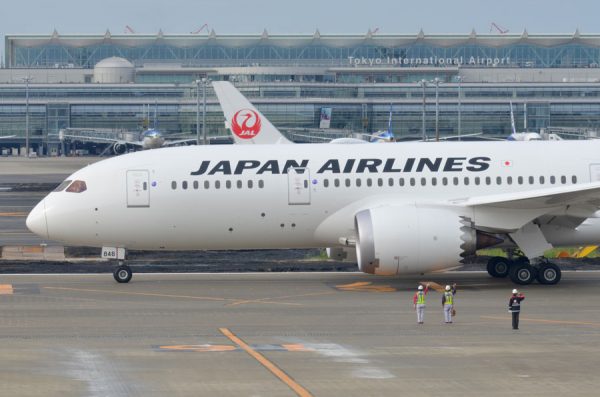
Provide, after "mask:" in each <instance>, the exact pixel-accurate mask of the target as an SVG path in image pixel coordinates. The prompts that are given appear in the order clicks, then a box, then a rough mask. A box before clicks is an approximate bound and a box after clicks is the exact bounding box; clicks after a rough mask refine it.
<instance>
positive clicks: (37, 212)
mask: <svg viewBox="0 0 600 397" xmlns="http://www.w3.org/2000/svg"><path fill="white" fill-rule="evenodd" d="M25 223H26V224H27V228H28V229H29V230H31V231H32V232H33V233H35V234H37V235H38V236H40V237H43V238H49V237H48V222H47V221H46V200H42V201H40V202H39V203H38V205H36V206H35V207H34V208H33V209H32V210H31V212H30V213H29V215H28V216H27V221H26V222H25Z"/></svg>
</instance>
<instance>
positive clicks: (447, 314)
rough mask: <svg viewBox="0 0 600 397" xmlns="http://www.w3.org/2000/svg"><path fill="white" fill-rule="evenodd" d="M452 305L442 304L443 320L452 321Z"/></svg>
mask: <svg viewBox="0 0 600 397" xmlns="http://www.w3.org/2000/svg"><path fill="white" fill-rule="evenodd" d="M452 307H453V305H444V321H445V322H447V323H451V322H452Z"/></svg>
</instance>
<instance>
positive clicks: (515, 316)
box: [512, 311, 519, 329]
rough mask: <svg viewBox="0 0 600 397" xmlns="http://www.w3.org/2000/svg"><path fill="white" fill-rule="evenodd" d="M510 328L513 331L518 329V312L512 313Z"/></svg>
mask: <svg viewBox="0 0 600 397" xmlns="http://www.w3.org/2000/svg"><path fill="white" fill-rule="evenodd" d="M512 327H513V329H519V312H517V311H514V312H512Z"/></svg>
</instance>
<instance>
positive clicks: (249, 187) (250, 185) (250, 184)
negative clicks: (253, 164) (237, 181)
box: [248, 181, 254, 189]
mask: <svg viewBox="0 0 600 397" xmlns="http://www.w3.org/2000/svg"><path fill="white" fill-rule="evenodd" d="M253 186H254V183H253V182H252V181H248V189H252V187H253Z"/></svg>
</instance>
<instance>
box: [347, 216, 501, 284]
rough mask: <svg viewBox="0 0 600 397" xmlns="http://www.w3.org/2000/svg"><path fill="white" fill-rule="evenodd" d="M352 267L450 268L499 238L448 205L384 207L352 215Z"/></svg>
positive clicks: (384, 270) (397, 270)
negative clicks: (354, 258)
mask: <svg viewBox="0 0 600 397" xmlns="http://www.w3.org/2000/svg"><path fill="white" fill-rule="evenodd" d="M355 227H356V231H357V241H356V256H357V259H358V267H359V269H360V270H361V271H362V272H365V273H370V274H381V275H394V274H410V273H425V272H431V271H435V270H443V269H448V268H451V267H456V266H459V265H460V264H461V260H462V259H463V258H465V257H466V256H469V255H472V254H474V253H475V251H476V250H477V249H480V248H485V247H489V246H492V245H496V244H499V243H501V242H502V241H503V240H502V239H500V238H497V237H495V236H492V235H489V234H486V233H482V232H479V231H477V230H475V229H473V227H472V223H471V220H470V219H469V218H468V217H466V216H461V214H459V213H456V212H454V211H452V210H450V209H445V208H435V207H417V206H414V205H407V206H385V207H377V208H373V209H368V210H364V211H361V212H359V213H357V214H356V217H355Z"/></svg>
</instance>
